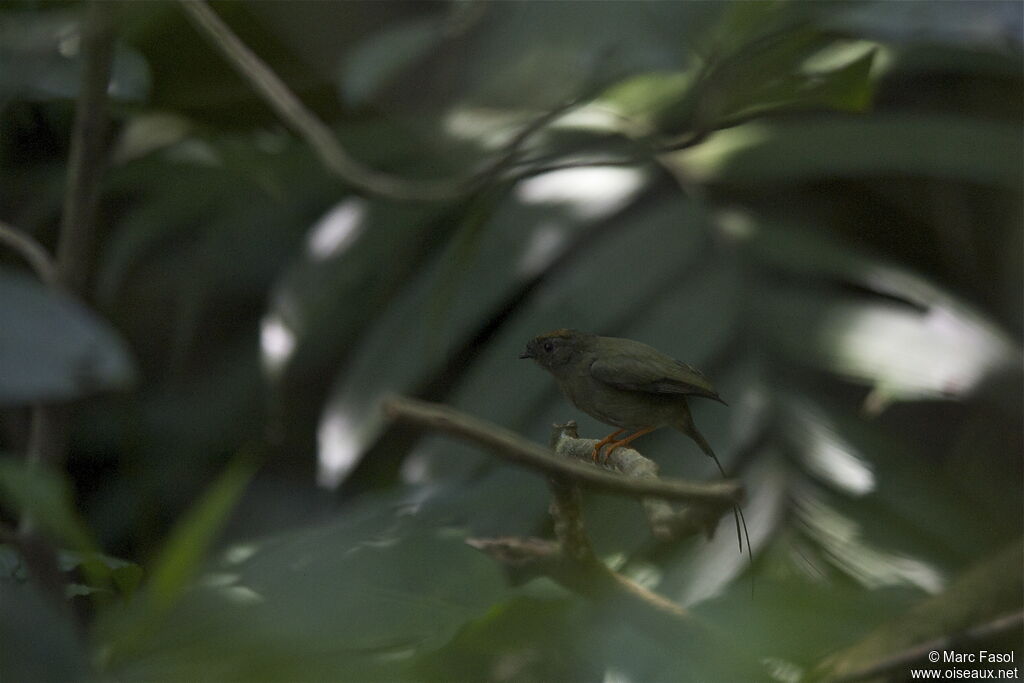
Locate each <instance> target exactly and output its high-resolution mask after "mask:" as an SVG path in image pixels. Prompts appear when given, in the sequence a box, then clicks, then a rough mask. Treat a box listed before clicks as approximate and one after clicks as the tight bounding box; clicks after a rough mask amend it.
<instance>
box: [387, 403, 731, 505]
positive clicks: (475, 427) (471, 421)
mask: <svg viewBox="0 0 1024 683" xmlns="http://www.w3.org/2000/svg"><path fill="white" fill-rule="evenodd" d="M383 410H384V413H385V414H386V415H388V416H389V417H391V418H393V419H396V420H399V421H401V422H405V423H408V424H412V425H416V426H419V427H425V428H427V429H432V430H435V431H441V432H446V433H448V434H452V435H454V436H458V437H461V438H463V439H466V440H468V441H474V442H476V443H478V444H480V445H482V446H484V447H486V448H488V449H490V450H491V451H493V452H494V453H495V454H496V455H499V456H501V457H503V458H505V459H506V460H509V461H511V462H514V463H517V464H519V465H525V466H526V467H531V468H533V469H537V470H541V471H543V472H547V473H549V474H556V475H565V476H569V477H571V478H572V479H574V480H575V481H577V482H579V483H581V484H583V485H586V486H588V487H589V488H593V489H598V490H602V491H608V492H609V493H615V494H619V495H627V496H633V497H636V498H644V497H649V496H656V497H658V498H664V499H666V500H681V501H691V502H701V503H720V504H725V505H734V504H736V503H738V502H739V501H740V499H741V498H742V495H743V492H742V488H741V487H740V485H739V484H737V483H736V482H734V481H721V482H714V483H698V482H691V481H685V480H683V479H656V480H646V479H633V478H627V477H622V476H620V475H617V474H612V473H610V472H605V471H603V470H601V469H600V468H598V467H595V466H593V465H589V464H583V463H578V462H574V461H572V460H570V459H568V458H563V457H557V456H555V455H553V454H552V453H551V451H550V450H549V449H546V448H543V447H542V446H539V445H537V444H536V443H533V442H531V441H527V440H525V439H523V438H522V437H521V436H519V435H518V434H516V433H514V432H512V431H509V430H508V429H505V428H504V427H500V426H498V425H496V424H494V423H493V422H487V421H486V420H481V419H479V418H476V417H473V416H471V415H467V414H466V413H463V412H460V411H458V410H455V409H454V408H451V407H448V406H444V405H440V404H437V403H429V402H427V401H420V400H417V399H411V398H405V397H395V398H391V399H388V400H386V401H385V402H384V405H383ZM619 450H622V449H619Z"/></svg>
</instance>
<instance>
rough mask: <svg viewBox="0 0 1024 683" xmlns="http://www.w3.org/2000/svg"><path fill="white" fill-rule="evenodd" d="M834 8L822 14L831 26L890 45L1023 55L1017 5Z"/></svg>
mask: <svg viewBox="0 0 1024 683" xmlns="http://www.w3.org/2000/svg"><path fill="white" fill-rule="evenodd" d="M836 7H837V9H836V10H835V11H832V12H829V13H825V14H823V15H822V17H823V21H824V22H825V23H826V24H827V25H829V26H832V27H834V28H838V29H840V30H844V31H850V32H853V33H856V34H858V35H868V36H873V37H875V38H877V39H879V40H886V41H889V42H907V43H940V44H946V45H953V46H957V47H965V48H969V49H971V50H986V51H997V52H1003V53H1008V54H1012V53H1013V52H1015V51H1019V49H1020V47H1021V42H1022V38H1024V36H1022V33H1021V26H1022V25H1024V9H1022V7H1021V5H1020V3H1017V2H1001V1H1000V0H974V1H972V2H929V3H913V2H878V1H877V0H868V1H867V2H855V3H845V4H842V5H838V6H836ZM1018 57H1019V54H1018Z"/></svg>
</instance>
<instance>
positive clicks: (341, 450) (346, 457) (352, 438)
mask: <svg viewBox="0 0 1024 683" xmlns="http://www.w3.org/2000/svg"><path fill="white" fill-rule="evenodd" d="M359 432H360V428H359V426H357V425H356V423H355V421H354V420H353V417H352V414H351V413H350V412H349V411H348V410H346V408H345V407H344V406H343V405H340V403H339V402H337V401H335V402H332V403H331V404H329V405H328V407H327V409H326V410H325V412H324V415H323V417H321V419H320V426H319V428H318V429H317V443H318V444H319V446H320V448H319V451H318V452H317V484H318V485H320V486H324V487H327V488H333V487H335V486H337V485H338V484H339V483H340V482H341V481H342V480H344V479H345V476H346V475H348V473H349V472H351V471H352V468H353V467H355V466H356V465H357V464H358V462H359V457H360V456H361V455H362V449H361V446H362V445H363V444H364V443H365V439H363V438H360V435H359Z"/></svg>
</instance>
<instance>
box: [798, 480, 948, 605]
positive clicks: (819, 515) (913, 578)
mask: <svg viewBox="0 0 1024 683" xmlns="http://www.w3.org/2000/svg"><path fill="white" fill-rule="evenodd" d="M790 495H791V496H792V499H793V503H794V510H795V512H796V513H797V514H798V515H799V518H800V520H801V522H802V524H803V527H804V529H805V531H806V533H807V534H808V535H810V536H811V537H812V538H813V539H814V540H815V541H816V542H817V543H819V544H820V545H821V547H822V549H823V550H824V551H825V553H826V557H828V559H829V561H830V562H832V563H833V564H834V565H835V566H836V567H837V568H838V569H840V570H842V571H843V572H845V573H847V574H849V575H850V576H851V577H852V578H854V579H856V580H857V581H859V582H860V583H861V584H863V585H864V586H866V587H868V588H872V589H877V588H882V587H885V586H899V585H908V586H916V587H918V588H920V589H921V590H923V591H925V592H927V593H937V592H938V591H940V590H942V587H943V586H944V585H945V578H944V577H943V575H942V573H941V572H939V571H938V570H937V569H936V568H935V567H934V566H932V565H931V564H930V563H928V562H925V561H923V560H920V559H917V558H913V557H907V556H905V555H901V554H898V553H893V552H889V551H886V550H883V549H881V548H877V547H873V546H872V545H870V544H869V543H867V542H866V541H865V539H864V538H863V537H862V535H861V532H860V528H859V525H858V524H857V522H855V521H854V520H852V519H850V518H848V517H846V516H844V515H843V514H841V513H840V512H839V511H838V510H836V509H835V508H833V507H831V506H830V505H828V504H827V503H826V502H825V500H824V498H822V497H821V496H820V495H819V494H817V493H816V492H815V491H814V490H813V489H812V488H810V487H809V486H800V487H793V488H792V489H791V492H790Z"/></svg>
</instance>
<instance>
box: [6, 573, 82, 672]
mask: <svg viewBox="0 0 1024 683" xmlns="http://www.w3.org/2000/svg"><path fill="white" fill-rule="evenodd" d="M0 605H3V609H0V643H3V646H2V647H0V680H3V681H12V682H18V681H32V682H33V683H50V682H52V683H62V682H64V681H81V680H87V679H88V677H89V673H90V668H91V667H90V666H89V653H88V651H87V649H86V647H85V644H84V643H83V642H82V641H81V639H80V638H79V635H80V634H78V633H77V632H76V629H75V624H74V623H72V619H71V616H70V613H69V612H61V613H59V612H58V611H57V610H56V609H54V607H53V605H52V604H51V603H50V602H49V601H47V600H46V599H45V598H44V597H43V596H41V595H40V594H38V593H37V592H36V591H35V589H34V588H33V587H32V586H31V585H29V584H23V585H18V584H13V583H10V582H8V581H6V580H4V579H0Z"/></svg>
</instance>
